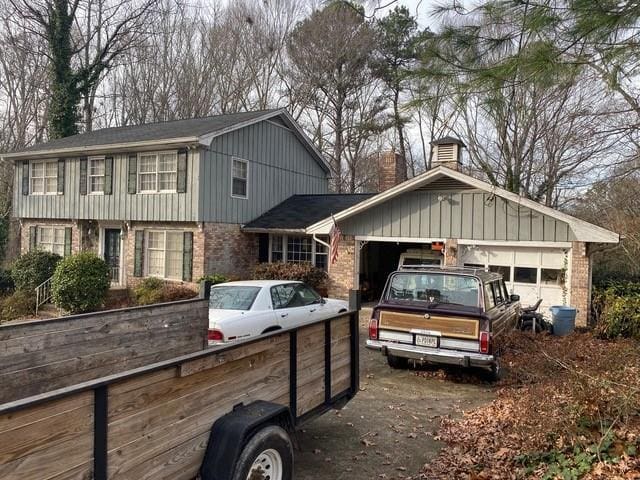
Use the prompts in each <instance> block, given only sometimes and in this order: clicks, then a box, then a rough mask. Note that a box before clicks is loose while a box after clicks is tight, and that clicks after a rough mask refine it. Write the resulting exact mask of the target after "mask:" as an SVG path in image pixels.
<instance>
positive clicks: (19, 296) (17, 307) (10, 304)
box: [0, 290, 36, 323]
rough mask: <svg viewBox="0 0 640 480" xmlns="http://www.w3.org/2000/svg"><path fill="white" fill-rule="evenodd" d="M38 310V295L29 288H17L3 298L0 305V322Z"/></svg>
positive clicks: (31, 313)
mask: <svg viewBox="0 0 640 480" xmlns="http://www.w3.org/2000/svg"><path fill="white" fill-rule="evenodd" d="M35 311H36V297H35V295H34V294H33V292H31V291H29V290H17V291H16V292H14V293H13V294H12V295H9V296H8V297H7V298H5V299H4V300H2V304H1V307H0V323H2V322H8V321H9V320H15V319H17V318H20V317H24V316H27V315H33V314H34V313H35Z"/></svg>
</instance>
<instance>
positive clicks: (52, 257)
mask: <svg viewBox="0 0 640 480" xmlns="http://www.w3.org/2000/svg"><path fill="white" fill-rule="evenodd" d="M61 259H62V257H60V255H56V254H55V253H51V252H45V251H43V250H32V251H31V252H27V253H25V254H23V255H20V256H19V257H18V258H17V259H16V261H15V262H13V265H12V266H11V278H12V279H13V281H14V283H15V287H16V290H29V291H30V292H32V293H33V290H34V289H35V288H36V287H37V286H38V285H40V284H41V283H42V282H44V281H45V280H47V279H49V278H50V277H51V276H52V275H53V272H55V270H56V266H57V265H58V262H60V260H61Z"/></svg>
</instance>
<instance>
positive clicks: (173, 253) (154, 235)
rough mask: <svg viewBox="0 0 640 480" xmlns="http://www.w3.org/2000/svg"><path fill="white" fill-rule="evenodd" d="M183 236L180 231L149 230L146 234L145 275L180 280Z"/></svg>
mask: <svg viewBox="0 0 640 480" xmlns="http://www.w3.org/2000/svg"><path fill="white" fill-rule="evenodd" d="M183 251H184V234H183V232H180V231H170V230H150V231H148V232H147V245H146V252H145V258H146V260H147V261H146V265H147V275H149V276H152V277H161V278H167V279H170V280H182V262H183Z"/></svg>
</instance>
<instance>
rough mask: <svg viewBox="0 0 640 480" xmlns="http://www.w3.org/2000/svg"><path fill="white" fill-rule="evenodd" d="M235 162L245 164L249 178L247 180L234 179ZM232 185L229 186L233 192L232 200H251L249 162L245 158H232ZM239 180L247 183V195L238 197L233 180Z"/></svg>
mask: <svg viewBox="0 0 640 480" xmlns="http://www.w3.org/2000/svg"><path fill="white" fill-rule="evenodd" d="M235 162H240V163H244V164H245V165H246V166H247V176H246V178H244V179H243V178H240V177H234V176H233V164H234V163H235ZM230 170H231V184H230V185H229V186H230V187H231V188H230V192H231V198H237V199H239V200H249V160H246V159H244V158H241V157H236V156H232V157H231V169H230ZM234 178H237V179H238V180H244V182H245V185H244V187H245V195H244V196H242V195H237V194H234V193H233V179H234Z"/></svg>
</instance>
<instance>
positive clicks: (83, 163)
mask: <svg viewBox="0 0 640 480" xmlns="http://www.w3.org/2000/svg"><path fill="white" fill-rule="evenodd" d="M86 194H87V157H80V195H86Z"/></svg>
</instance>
